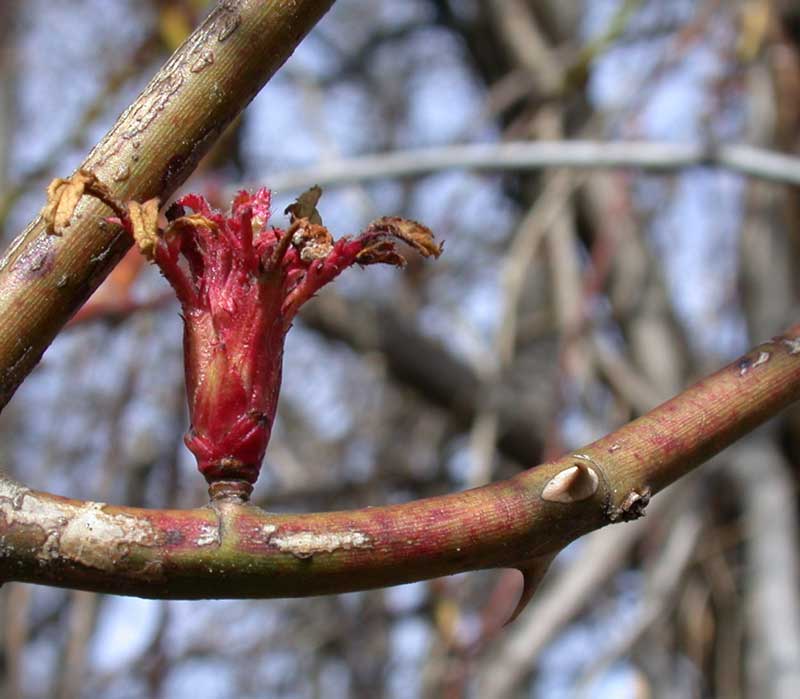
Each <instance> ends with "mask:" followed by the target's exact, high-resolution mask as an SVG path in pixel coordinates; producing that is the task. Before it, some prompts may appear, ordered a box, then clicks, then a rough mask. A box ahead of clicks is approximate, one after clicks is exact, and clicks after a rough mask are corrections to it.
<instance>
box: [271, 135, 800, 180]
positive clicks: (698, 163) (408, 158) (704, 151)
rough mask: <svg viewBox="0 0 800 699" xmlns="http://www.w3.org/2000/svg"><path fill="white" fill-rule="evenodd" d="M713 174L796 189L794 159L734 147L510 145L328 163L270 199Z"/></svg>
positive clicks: (798, 174) (303, 172) (288, 175)
mask: <svg viewBox="0 0 800 699" xmlns="http://www.w3.org/2000/svg"><path fill="white" fill-rule="evenodd" d="M690 167H716V168H720V169H724V170H729V171H731V172H736V173H739V174H742V175H747V176H749V177H757V178H761V179H765V180H770V181H773V182H780V183H786V184H800V158H796V157H793V156H791V155H786V154H783V153H778V152H775V151H770V150H767V149H764V148H755V147H752V146H747V145H740V144H721V145H718V146H715V147H713V148H709V147H707V146H704V145H703V144H698V143H660V142H654V141H610V142H603V141H575V140H574V141H509V142H504V143H470V144H465V145H455V146H441V147H436V148H420V149H418V150H409V151H397V152H393V153H380V154H375V155H364V156H359V157H354V158H344V159H336V160H329V161H327V162H325V163H322V164H321V165H317V166H314V167H309V168H304V169H295V170H287V171H284V172H274V173H272V174H271V175H270V177H269V182H268V183H267V184H268V185H269V187H270V189H272V190H275V191H295V190H302V189H307V188H308V187H310V186H312V185H314V184H318V185H320V186H323V187H324V186H333V185H346V184H352V183H354V182H366V181H369V180H381V179H388V178H393V177H419V176H421V175H427V174H430V173H434V172H440V171H442V170H458V169H462V170H464V169H465V170H480V171H484V172H514V171H516V172H522V171H526V170H542V169H546V168H576V169H577V168H580V169H609V168H636V169H640V170H648V171H653V172H672V171H675V170H680V169H684V168H690Z"/></svg>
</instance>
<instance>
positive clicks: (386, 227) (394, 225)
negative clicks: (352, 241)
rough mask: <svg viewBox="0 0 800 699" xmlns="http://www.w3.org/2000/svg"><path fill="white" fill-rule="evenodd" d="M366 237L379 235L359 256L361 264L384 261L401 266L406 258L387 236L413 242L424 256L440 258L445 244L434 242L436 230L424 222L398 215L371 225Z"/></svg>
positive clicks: (409, 242)
mask: <svg viewBox="0 0 800 699" xmlns="http://www.w3.org/2000/svg"><path fill="white" fill-rule="evenodd" d="M363 235H364V236H370V235H374V236H376V238H375V240H376V242H374V243H371V244H368V245H366V246H365V247H364V249H363V250H362V251H361V252H360V253H359V254H358V256H357V257H356V261H357V262H359V264H362V265H371V264H376V263H379V262H380V263H384V264H391V265H397V266H399V267H402V266H403V265H404V264H405V258H404V257H403V256H402V255H401V254H400V253H398V252H397V250H396V249H395V247H394V245H392V243H391V242H389V241H387V240H386V239H385V237H390V238H396V239H398V240H402V241H403V242H404V243H406V244H407V245H410V246H411V247H412V248H414V250H416V251H417V252H418V253H419V254H420V255H422V257H439V255H441V254H442V246H441V245H439V244H437V243H436V242H435V241H434V237H433V232H432V231H431V230H430V228H427V227H425V226H423V225H422V224H421V223H417V222H416V221H411V220H409V219H405V218H399V217H398V216H384V217H383V218H379V219H376V220H375V221H373V222H372V223H370V224H369V226H368V227H367V229H366V230H365V231H364V234H363Z"/></svg>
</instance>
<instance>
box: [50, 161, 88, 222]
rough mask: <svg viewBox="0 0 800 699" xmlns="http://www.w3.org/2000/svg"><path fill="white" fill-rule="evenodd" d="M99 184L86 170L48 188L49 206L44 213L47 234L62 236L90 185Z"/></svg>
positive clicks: (58, 179)
mask: <svg viewBox="0 0 800 699" xmlns="http://www.w3.org/2000/svg"><path fill="white" fill-rule="evenodd" d="M95 183H97V178H96V177H95V176H94V175H93V174H92V173H91V172H86V171H85V170H78V172H76V173H75V174H74V175H73V176H72V177H70V178H69V179H64V178H61V177H58V178H56V179H54V180H53V181H52V182H51V183H50V185H49V186H48V187H47V204H46V205H45V207H44V210H43V211H42V216H43V218H44V221H45V224H46V225H47V232H48V233H50V234H51V235H61V233H62V232H63V229H64V228H66V227H67V226H69V223H70V220H71V219H72V215H73V214H74V213H75V207H76V206H77V205H78V202H79V201H80V199H81V197H82V196H83V195H84V193H85V192H86V187H87V185H89V184H95Z"/></svg>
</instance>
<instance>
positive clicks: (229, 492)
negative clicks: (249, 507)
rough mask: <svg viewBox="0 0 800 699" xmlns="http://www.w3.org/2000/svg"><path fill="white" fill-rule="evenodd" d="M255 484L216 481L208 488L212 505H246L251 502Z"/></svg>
mask: <svg viewBox="0 0 800 699" xmlns="http://www.w3.org/2000/svg"><path fill="white" fill-rule="evenodd" d="M252 492H253V484H252V483H248V482H247V481H245V480H239V479H237V480H229V481H214V482H213V483H211V485H209V486H208V496H209V497H210V498H211V502H212V503H220V502H232V503H238V504H245V503H247V502H248V501H249V500H250V494H251V493H252Z"/></svg>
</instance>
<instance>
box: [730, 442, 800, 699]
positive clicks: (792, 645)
mask: <svg viewBox="0 0 800 699" xmlns="http://www.w3.org/2000/svg"><path fill="white" fill-rule="evenodd" d="M767 434H768V433H767ZM725 472H726V474H727V475H729V476H731V477H732V478H733V479H734V481H735V484H736V486H737V488H738V490H739V491H740V497H741V502H742V508H743V512H742V520H743V525H744V532H745V534H744V539H745V541H746V544H747V548H746V561H745V566H746V573H745V575H744V581H745V582H744V587H745V593H744V597H745V601H746V606H747V617H748V627H749V629H750V630H751V633H752V638H751V643H752V651H751V654H749V662H748V667H747V673H746V674H747V677H748V680H749V685H750V686H749V688H748V689H749V693H750V695H751V696H768V697H776V698H783V697H785V698H786V699H789V698H790V697H794V696H795V695H796V694H797V687H798V686H800V605H799V604H798V595H797V590H798V589H800V560H798V555H797V541H798V538H799V537H798V534H799V533H800V532H799V530H798V521H797V503H796V497H795V484H794V481H793V479H792V476H791V474H790V473H789V471H788V470H787V468H786V465H785V463H784V462H783V459H782V457H781V455H780V453H779V452H778V450H777V448H776V446H775V441H774V439H769V438H768V437H767V435H762V436H760V438H754V439H749V440H747V441H746V442H744V443H743V444H742V445H740V446H738V447H737V448H736V449H735V450H733V451H732V452H731V458H730V461H729V465H728V467H727V469H726V471H725Z"/></svg>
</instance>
